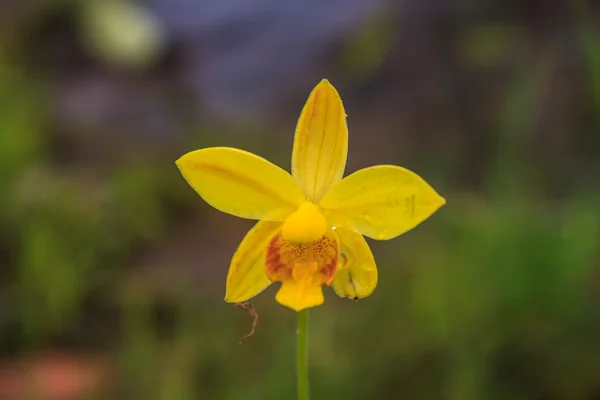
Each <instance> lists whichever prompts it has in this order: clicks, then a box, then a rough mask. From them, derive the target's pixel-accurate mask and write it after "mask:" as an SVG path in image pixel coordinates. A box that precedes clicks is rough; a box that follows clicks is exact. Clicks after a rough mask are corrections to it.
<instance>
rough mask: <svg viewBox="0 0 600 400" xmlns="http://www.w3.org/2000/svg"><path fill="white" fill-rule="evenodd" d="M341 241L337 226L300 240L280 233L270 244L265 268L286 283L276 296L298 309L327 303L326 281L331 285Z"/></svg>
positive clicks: (276, 278)
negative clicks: (313, 236) (324, 289)
mask: <svg viewBox="0 0 600 400" xmlns="http://www.w3.org/2000/svg"><path fill="white" fill-rule="evenodd" d="M338 255H339V244H338V239H337V235H336V233H335V231H334V230H332V229H328V230H325V232H324V233H323V234H322V235H321V237H320V238H319V239H318V240H315V241H312V242H309V243H304V244H298V243H294V242H291V241H289V240H286V239H285V238H284V237H283V233H280V234H277V235H275V236H274V237H273V239H271V241H270V242H269V244H268V245H267V250H266V252H265V272H266V273H267V276H268V277H269V279H270V280H271V281H274V282H275V281H279V282H281V283H282V285H281V289H279V292H277V295H276V296H275V299H276V300H277V301H278V302H279V303H280V304H283V305H284V306H287V307H290V308H292V309H294V310H296V311H300V310H302V309H305V308H308V307H314V306H318V305H319V304H322V303H323V290H322V289H321V286H322V285H323V284H325V285H327V286H331V284H332V283H333V278H334V276H335V271H336V267H337V263H338Z"/></svg>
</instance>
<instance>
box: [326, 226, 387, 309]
mask: <svg viewBox="0 0 600 400" xmlns="http://www.w3.org/2000/svg"><path fill="white" fill-rule="evenodd" d="M335 231H336V233H337V235H338V239H339V241H340V261H339V263H338V269H337V272H336V274H335V278H334V280H333V290H334V291H335V293H337V295H338V296H340V297H347V298H349V299H353V300H358V299H362V298H365V297H367V296H369V295H370V294H371V293H373V291H374V290H375V287H376V286H377V279H378V274H377V266H376V265H375V259H374V258H373V254H372V253H371V249H370V248H369V245H368V244H367V242H366V241H365V239H364V238H363V236H362V235H360V234H358V233H355V232H352V231H349V230H346V229H343V228H339V229H336V230H335Z"/></svg>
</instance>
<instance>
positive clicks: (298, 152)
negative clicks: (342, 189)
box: [292, 79, 348, 203]
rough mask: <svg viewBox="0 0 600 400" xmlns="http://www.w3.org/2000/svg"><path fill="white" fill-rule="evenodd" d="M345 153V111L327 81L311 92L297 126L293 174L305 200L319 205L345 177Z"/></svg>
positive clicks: (346, 151)
mask: <svg viewBox="0 0 600 400" xmlns="http://www.w3.org/2000/svg"><path fill="white" fill-rule="evenodd" d="M347 154H348V127H347V126H346V112H345V111H344V106H343V105H342V100H341V99H340V95H339V94H338V92H337V91H336V90H335V88H334V87H333V86H332V85H331V84H330V83H329V81H327V80H326V79H324V80H322V81H321V83H319V84H318V85H317V86H316V87H315V88H314V89H313V91H312V93H311V94H310V96H309V97H308V100H307V101H306V104H305V106H304V108H303V109H302V113H301V114H300V119H299V120H298V125H297V127H296V136H295V138H294V151H293V153H292V175H293V176H294V178H296V181H297V182H298V184H299V185H300V187H301V188H302V189H303V190H304V193H305V195H306V197H307V199H309V200H311V201H313V202H315V203H316V202H318V201H319V200H320V199H321V197H323V195H324V194H325V193H326V192H327V190H329V188H330V187H331V185H333V184H334V183H335V182H337V181H339V180H340V179H341V178H342V176H343V175H344V169H345V167H346V156H347Z"/></svg>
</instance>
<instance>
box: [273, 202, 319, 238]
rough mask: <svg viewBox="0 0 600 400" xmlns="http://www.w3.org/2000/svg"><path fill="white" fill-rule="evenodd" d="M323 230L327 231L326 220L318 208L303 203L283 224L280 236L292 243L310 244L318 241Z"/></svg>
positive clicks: (310, 203)
mask: <svg viewBox="0 0 600 400" xmlns="http://www.w3.org/2000/svg"><path fill="white" fill-rule="evenodd" d="M325 230H327V220H326V219H325V217H324V216H323V214H321V211H320V210H319V207H317V206H316V205H315V204H314V203H312V202H310V201H305V202H304V203H302V204H300V207H298V209H297V210H296V211H295V212H294V213H292V214H290V216H289V217H287V219H286V220H285V221H284V222H283V226H282V227H281V235H282V236H283V238H284V239H285V240H287V241H289V242H292V243H310V242H314V241H315V240H318V239H320V238H321V236H323V234H324V233H325Z"/></svg>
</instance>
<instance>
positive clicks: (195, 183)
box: [177, 147, 304, 221]
mask: <svg viewBox="0 0 600 400" xmlns="http://www.w3.org/2000/svg"><path fill="white" fill-rule="evenodd" d="M177 166H178V167H179V170H180V171H181V173H182V174H183V176H184V178H185V179H186V180H187V182H188V183H189V184H190V186H192V188H194V190H196V192H198V194H199V195H200V196H201V197H202V198H203V199H204V200H205V201H206V202H207V203H208V204H210V205H211V206H213V207H214V208H216V209H218V210H220V211H223V212H225V213H228V214H232V215H235V216H237V217H241V218H249V219H260V220H272V221H281V220H283V219H284V218H285V217H286V216H287V215H289V214H290V213H291V212H293V211H294V210H295V209H296V208H297V207H298V205H300V203H301V202H302V201H303V200H304V195H303V194H302V191H301V190H300V188H299V187H298V185H297V184H296V182H295V181H294V179H293V178H292V177H291V176H290V174H288V173H287V172H286V171H284V170H283V169H281V168H279V167H278V166H276V165H274V164H272V163H270V162H269V161H267V160H265V159H264V158H262V157H259V156H257V155H255V154H252V153H249V152H247V151H243V150H239V149H234V148H229V147H210V148H206V149H202V150H196V151H192V152H190V153H187V154H186V155H184V156H183V157H181V158H180V159H179V160H177Z"/></svg>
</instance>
